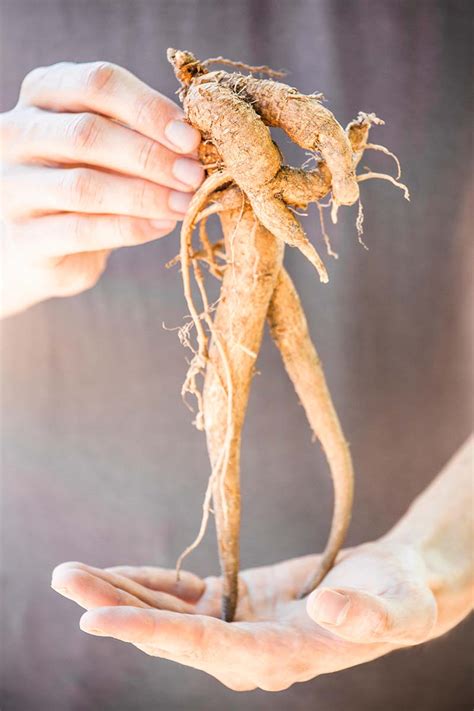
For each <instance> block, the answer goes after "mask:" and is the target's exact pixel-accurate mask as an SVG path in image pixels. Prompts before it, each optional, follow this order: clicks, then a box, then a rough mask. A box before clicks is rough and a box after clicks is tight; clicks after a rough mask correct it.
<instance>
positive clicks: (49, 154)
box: [6, 108, 204, 191]
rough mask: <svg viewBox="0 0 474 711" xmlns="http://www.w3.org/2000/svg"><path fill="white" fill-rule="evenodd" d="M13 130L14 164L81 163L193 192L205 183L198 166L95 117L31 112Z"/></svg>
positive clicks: (11, 151)
mask: <svg viewBox="0 0 474 711" xmlns="http://www.w3.org/2000/svg"><path fill="white" fill-rule="evenodd" d="M15 127H16V140H11V141H9V142H8V143H7V144H6V146H7V158H8V159H10V160H11V159H13V160H15V161H18V162H32V161H38V160H42V161H48V162H54V163H74V164H77V163H82V164H87V165H91V166H98V167H102V168H107V169H109V170H112V171H115V172H119V173H124V174H127V175H135V176H137V177H140V178H145V179H146V180H150V181H152V182H154V183H158V184H161V185H166V186H167V187H170V188H175V189H177V190H185V191H191V190H195V189H196V188H197V187H198V186H199V185H200V184H201V182H202V180H203V178H204V169H203V167H202V165H201V163H200V162H199V161H197V160H194V159H192V158H190V157H183V156H179V155H177V154H176V153H175V152H174V151H171V150H170V149H169V148H166V147H165V146H163V145H162V144H161V143H158V142H157V141H154V140H153V139H151V138H148V137H147V136H143V135H142V134H140V133H138V132H137V131H133V130H131V129H130V128H127V127H126V126H123V125H121V124H118V123H117V122H115V121H111V120H110V119H108V118H105V117H103V116H98V115H97V114H93V113H80V114H64V113H63V114H56V113H51V112H47V111H41V110H39V109H35V108H32V109H29V110H26V111H23V112H21V113H20V116H19V118H17V119H16V122H15ZM8 146H10V149H8Z"/></svg>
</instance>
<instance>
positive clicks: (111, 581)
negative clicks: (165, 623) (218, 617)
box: [51, 562, 192, 612]
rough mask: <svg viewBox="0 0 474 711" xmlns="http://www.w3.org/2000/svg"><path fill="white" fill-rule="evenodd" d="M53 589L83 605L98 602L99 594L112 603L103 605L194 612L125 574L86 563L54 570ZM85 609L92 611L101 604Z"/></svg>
mask: <svg viewBox="0 0 474 711" xmlns="http://www.w3.org/2000/svg"><path fill="white" fill-rule="evenodd" d="M51 586H52V587H53V589H54V590H56V591H57V592H60V593H61V594H63V595H65V596H66V597H71V599H74V600H76V602H78V603H79V604H81V605H82V602H84V601H89V599H92V600H95V599H96V597H97V595H98V594H100V595H105V594H108V595H110V597H111V600H112V602H103V603H101V606H103V605H111V604H115V605H135V606H137V605H138V603H136V601H139V603H140V604H139V605H138V606H139V607H156V608H158V609H165V610H172V611H175V612H191V611H192V608H191V607H190V606H189V605H187V604H186V603H184V602H183V601H182V600H178V599H177V598H175V597H173V596H172V595H168V594H166V593H161V592H156V591H152V590H149V589H148V588H145V587H143V586H142V585H139V584H138V583H136V582H134V581H132V580H129V579H128V578H125V577H123V576H121V575H116V574H113V573H110V572H108V571H106V570H102V569H101V568H95V567H93V566H91V565H85V564H84V563H77V562H70V563H63V564H61V565H59V566H57V567H56V568H55V569H54V571H53V575H52V581H51ZM76 595H77V596H78V597H76ZM90 596H91V598H90ZM81 600H82V602H81ZM82 606H83V607H87V608H89V607H96V606H97V605H82Z"/></svg>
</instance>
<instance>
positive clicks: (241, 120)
mask: <svg viewBox="0 0 474 711" xmlns="http://www.w3.org/2000/svg"><path fill="white" fill-rule="evenodd" d="M168 59H169V61H170V62H171V64H172V65H173V67H174V70H175V74H176V77H177V78H178V80H179V81H180V83H181V89H180V92H179V93H180V98H181V99H182V101H183V106H184V109H185V112H186V116H187V119H188V120H189V122H190V123H191V124H192V125H193V126H195V127H196V128H198V129H199V130H200V131H201V133H202V136H203V143H202V145H201V148H200V157H201V160H202V162H203V163H204V164H205V166H206V169H207V174H208V177H207V178H206V180H205V181H204V183H203V185H202V186H201V188H200V189H199V190H198V191H197V193H196V194H195V196H194V197H193V200H192V201H191V204H190V207H189V210H188V213H187V215H186V218H185V220H184V222H183V226H182V231H181V250H180V254H179V258H178V259H177V260H176V259H175V260H173V263H174V262H176V261H179V262H180V263H181V270H182V275H183V287H184V294H185V298H186V301H187V304H188V310H189V315H190V317H191V321H189V322H188V323H187V324H186V325H185V326H184V327H183V328H182V329H180V338H181V340H182V342H183V343H184V344H185V345H187V346H188V347H190V348H191V349H192V351H193V358H192V360H191V363H190V367H189V371H188V375H187V377H186V380H185V383H184V385H183V396H186V395H187V394H192V395H194V396H195V397H196V400H197V404H198V412H197V416H196V425H197V427H198V428H200V429H204V430H205V432H206V437H207V445H208V451H209V457H210V461H211V475H210V478H209V483H208V487H207V491H206V495H205V498H204V504H203V517H202V521H201V526H200V529H199V532H198V534H197V537H196V539H195V540H194V541H193V542H192V543H191V545H190V546H188V548H187V549H186V550H185V551H184V552H183V554H182V555H181V556H180V558H179V560H178V563H177V571H178V574H179V569H180V566H181V563H182V560H183V558H184V557H185V556H186V555H187V554H188V553H189V552H190V551H191V550H193V549H194V548H195V547H196V545H198V543H199V542H200V540H201V539H202V537H203V535H204V532H205V529H206V524H207V521H208V518H209V514H210V511H211V500H212V505H213V512H214V515H215V521H216V529H217V539H218V548H219V557H220V563H221V570H222V576H223V600H222V615H223V618H224V619H225V620H227V621H232V620H233V619H234V617H235V615H236V613H237V616H238V610H237V604H238V572H239V529H240V445H241V433H242V427H243V422H244V417H245V412H246V409H247V403H248V397H249V392H250V386H251V381H252V377H253V375H254V372H255V362H256V359H257V357H258V353H259V350H260V345H261V340H262V334H263V329H264V324H265V321H266V320H267V319H268V322H269V325H270V330H271V333H272V336H273V339H274V341H275V343H276V345H277V347H278V349H279V350H280V353H281V355H282V359H283V362H284V365H285V368H286V370H287V373H288V375H289V377H290V379H291V381H292V383H293V385H294V387H295V391H296V394H297V395H298V397H299V399H300V401H301V403H302V405H303V407H304V409H305V412H306V416H307V418H308V422H309V424H310V426H311V428H312V430H313V432H314V435H315V436H316V437H317V438H318V439H319V440H320V442H321V444H322V447H323V450H324V452H325V454H326V458H327V461H328V464H329V467H330V470H331V476H332V480H333V486H334V511H333V519H332V525H331V531H330V535H329V540H328V543H327V545H326V549H325V551H324V553H323V556H322V559H321V563H320V565H319V567H318V569H317V570H315V571H314V575H313V576H311V578H310V579H309V580H308V582H307V584H306V586H305V589H304V590H302V591H301V595H302V596H303V595H306V594H308V593H309V592H310V591H311V590H313V589H314V588H315V587H316V586H317V585H318V584H319V583H320V582H321V580H322V579H323V578H324V576H325V575H326V573H327V572H328V570H330V568H331V566H332V565H333V563H334V560H335V558H336V555H337V553H338V551H339V549H340V548H341V546H342V544H343V541H344V538H345V535H346V532H347V528H348V525H349V521H350V515H351V508H352V498H353V470H352V462H351V457H350V453H349V448H348V445H347V443H346V441H345V438H344V435H343V433H342V429H341V426H340V423H339V420H338V418H337V415H336V412H335V409H334V406H333V403H332V400H331V396H330V393H329V390H328V387H327V384H326V381H325V378H324V373H323V370H322V366H321V363H320V360H319V358H318V355H317V353H316V350H315V348H314V346H313V344H312V342H311V338H310V335H309V332H308V327H307V323H306V318H305V316H304V312H303V309H302V306H301V303H300V300H299V298H298V294H297V292H296V290H295V287H294V285H293V283H292V282H291V279H290V277H289V276H288V274H287V273H286V271H285V270H284V268H283V266H282V263H283V253H284V247H285V244H288V245H290V246H292V247H297V248H298V249H299V250H300V251H301V252H302V253H303V254H304V255H305V256H306V257H307V258H308V259H309V261H310V262H311V263H312V264H313V265H314V266H315V268H316V269H317V271H318V273H319V277H320V280H321V281H322V282H327V280H328V275H327V270H326V267H325V265H324V263H323V261H322V259H321V257H320V256H319V254H318V252H317V251H316V249H315V247H314V246H313V245H312V244H311V242H310V241H309V239H308V237H307V236H306V234H305V233H304V231H303V228H302V227H301V225H300V223H299V221H298V219H297V217H296V216H295V214H294V209H295V208H303V209H306V208H307V206H308V205H309V204H310V203H312V202H315V203H318V208H319V215H320V221H321V227H322V231H323V236H324V240H325V242H326V246H327V251H328V253H329V254H330V255H331V254H332V256H337V255H335V253H334V252H333V251H332V249H331V246H330V242H329V237H328V235H327V234H326V231H325V228H324V219H323V212H322V204H321V203H319V200H321V199H322V198H324V197H325V196H327V195H328V194H329V193H332V198H331V206H332V207H331V216H332V219H333V222H336V221H337V211H338V208H339V206H340V205H352V204H353V203H355V202H357V200H358V199H359V182H360V181H364V180H369V179H371V178H382V179H383V180H389V181H391V182H392V183H393V184H394V185H396V186H397V187H399V188H401V189H402V190H403V191H404V194H405V197H406V198H407V199H409V195H408V190H407V188H406V186H404V185H403V184H402V183H400V182H399V177H400V166H399V163H398V159H397V158H396V156H394V154H393V153H391V152H390V151H388V149H386V148H385V147H384V146H379V145H378V144H369V143H368V133H369V129H370V126H371V125H374V124H375V125H381V124H383V121H381V120H380V119H378V118H377V117H376V116H375V115H374V114H364V113H360V114H359V116H358V117H357V119H356V120H355V121H352V122H351V123H350V124H349V125H348V126H347V128H346V130H345V131H344V130H343V129H342V127H341V126H340V124H339V123H338V122H337V121H336V119H335V118H334V116H333V115H332V114H331V112H330V111H329V110H328V109H326V108H325V107H323V106H322V105H321V103H320V101H319V98H320V95H312V96H305V95H303V94H300V93H299V92H298V91H297V90H296V89H293V88H292V87H289V86H287V85H285V84H282V83H280V82H276V81H274V80H271V79H265V80H263V79H257V78H255V77H253V76H251V75H250V76H245V75H243V74H238V73H236V72H232V73H227V72H223V71H214V72H210V71H209V70H208V69H207V66H208V64H210V63H211V61H219V62H220V63H225V64H231V65H233V66H234V67H235V66H238V67H240V68H244V69H245V68H246V69H250V70H252V71H265V72H266V73H268V74H271V70H269V69H268V68H267V67H258V68H257V67H253V68H252V67H248V66H247V65H244V64H241V63H233V62H231V61H230V60H224V59H223V58H222V57H219V58H216V60H207V61H205V62H199V61H198V60H197V59H196V58H195V57H194V56H193V55H192V54H191V53H190V52H183V51H177V50H171V49H170V50H168ZM273 76H281V73H280V72H273ZM269 126H277V127H279V128H282V129H283V130H284V131H285V132H286V133H287V135H288V136H289V137H290V138H291V139H292V140H293V141H294V142H295V143H297V144H298V145H299V146H300V147H301V148H304V149H306V150H308V151H311V155H313V154H314V153H317V154H318V155H319V156H320V159H319V160H317V162H316V167H315V168H314V169H313V170H304V169H302V168H295V167H292V166H287V165H282V156H281V153H280V151H279V149H278V147H277V146H276V144H275V143H274V142H273V140H272V137H271V134H270V130H269ZM366 149H371V150H378V151H381V152H383V153H385V154H386V155H388V156H389V157H391V158H392V159H393V160H395V162H396V165H397V169H398V173H397V177H396V178H393V177H392V176H389V175H385V174H383V173H371V172H368V173H365V174H362V175H356V167H357V165H358V163H359V161H360V159H361V157H362V155H363V153H364V150H366ZM214 214H217V215H219V218H220V221H221V226H222V231H223V236H224V240H223V242H222V241H217V242H214V243H212V242H211V241H210V239H209V236H208V233H207V220H208V219H209V217H211V216H212V215H214ZM362 221H363V210H362V203H361V202H360V201H359V213H358V217H357V222H356V226H357V231H358V234H359V240H360V235H361V234H362ZM198 224H199V240H200V246H199V247H198V248H197V249H195V248H194V247H193V231H194V228H195V227H196V226H197V225H198ZM360 241H361V240H360ZM201 264H206V265H207V266H208V269H209V272H210V273H211V274H212V275H213V276H215V277H217V278H218V279H222V285H221V292H220V297H219V299H218V302H217V303H216V304H212V305H210V304H209V302H208V298H207V294H206V288H205V282H204V277H203V272H202V270H201V266H200V265H201ZM193 276H194V281H195V284H196V287H197V288H193V283H192V278H193ZM197 298H198V299H199V301H198V302H197V301H196V299H197ZM196 303H199V307H198V306H197V305H196ZM193 329H194V330H195V335H196V339H197V346H194V345H193V344H192V337H191V332H192V330H193ZM200 377H203V378H204V385H203V386H199V384H198V379H199V378H200Z"/></svg>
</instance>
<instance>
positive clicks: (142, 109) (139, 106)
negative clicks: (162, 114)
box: [134, 92, 159, 126]
mask: <svg viewBox="0 0 474 711" xmlns="http://www.w3.org/2000/svg"><path fill="white" fill-rule="evenodd" d="M158 112H159V100H158V98H157V96H156V95H155V94H153V93H150V92H148V93H144V94H141V95H140V97H139V98H138V99H137V101H136V105H135V112H134V114H135V123H136V124H137V126H139V125H140V124H149V123H156V118H157V114H158Z"/></svg>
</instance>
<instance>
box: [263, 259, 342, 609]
mask: <svg viewBox="0 0 474 711" xmlns="http://www.w3.org/2000/svg"><path fill="white" fill-rule="evenodd" d="M268 321H269V324H270V330H271V334H272V337H273V340H274V341H275V344H276V346H277V348H278V350H279V351H280V353H281V357H282V359H283V363H284V365H285V368H286V371H287V373H288V375H289V377H290V380H291V382H292V383H293V385H294V388H295V390H296V393H297V395H298V397H299V399H300V401H301V404H302V405H303V407H304V410H305V412H306V417H307V418H308V422H309V424H310V426H311V428H312V430H313V432H314V434H315V435H316V437H317V438H318V439H319V440H320V442H321V444H322V446H323V450H324V452H325V454H326V457H327V460H328V463H329V468H330V470H331V476H332V480H333V486H334V513H333V518H332V525H331V532H330V535H329V539H328V542H327V544H326V549H325V551H324V553H323V557H322V560H321V563H320V565H319V568H318V569H317V570H316V571H315V572H314V574H313V575H312V576H311V578H310V579H309V580H308V582H307V583H306V585H305V588H304V590H302V592H301V597H304V596H305V595H308V594H309V593H310V592H311V591H312V590H314V588H315V587H316V586H317V585H319V583H320V582H321V580H322V579H323V578H324V576H325V575H326V573H327V572H328V571H329V570H330V569H331V567H332V564H333V562H334V560H335V558H336V555H337V553H338V551H339V549H340V548H341V546H342V543H343V541H344V538H345V535H346V533H347V529H348V526H349V522H350V518H351V510H352V499H353V488H354V487H353V480H354V473H353V469H352V461H351V456H350V453H349V448H348V445H347V442H346V441H345V439H344V435H343V432H342V429H341V425H340V423H339V420H338V417H337V414H336V411H335V409H334V405H333V403H332V399H331V395H330V393H329V390H328V387H327V384H326V380H325V378H324V373H323V369H322V365H321V361H320V360H319V357H318V354H317V352H316V349H315V347H314V345H313V343H312V341H311V337H310V335H309V331H308V324H307V322H306V317H305V315H304V311H303V308H302V306H301V302H300V300H299V297H298V294H297V292H296V289H295V287H294V285H293V282H292V281H291V279H290V277H289V275H288V274H287V272H286V271H285V269H281V271H280V273H279V275H278V279H277V283H276V286H275V291H274V292H273V296H272V299H271V302H270V308H269V310H268Z"/></svg>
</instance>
